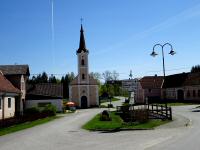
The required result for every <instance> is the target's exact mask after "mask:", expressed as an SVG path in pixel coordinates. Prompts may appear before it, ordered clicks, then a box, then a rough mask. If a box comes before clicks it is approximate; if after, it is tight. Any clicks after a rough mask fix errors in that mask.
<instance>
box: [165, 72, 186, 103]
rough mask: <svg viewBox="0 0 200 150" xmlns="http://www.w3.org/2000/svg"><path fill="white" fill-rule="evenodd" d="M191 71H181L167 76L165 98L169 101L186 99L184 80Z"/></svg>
mask: <svg viewBox="0 0 200 150" xmlns="http://www.w3.org/2000/svg"><path fill="white" fill-rule="evenodd" d="M188 75H189V73H179V74H173V75H168V76H166V77H165V82H164V84H163V89H162V93H163V98H166V99H167V100H168V101H172V102H173V101H174V100H178V101H182V100H183V99H184V82H185V81H186V79H187V78H188Z"/></svg>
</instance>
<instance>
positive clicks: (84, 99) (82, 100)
mask: <svg viewBox="0 0 200 150" xmlns="http://www.w3.org/2000/svg"><path fill="white" fill-rule="evenodd" d="M87 107H88V106H87V97H86V96H82V97H81V108H87Z"/></svg>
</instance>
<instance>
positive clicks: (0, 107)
mask: <svg viewBox="0 0 200 150" xmlns="http://www.w3.org/2000/svg"><path fill="white" fill-rule="evenodd" d="M1 105H2V104H1V98H0V110H1Z"/></svg>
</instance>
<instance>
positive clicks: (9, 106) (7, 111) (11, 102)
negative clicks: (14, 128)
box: [0, 96, 15, 119]
mask: <svg viewBox="0 0 200 150" xmlns="http://www.w3.org/2000/svg"><path fill="white" fill-rule="evenodd" d="M3 111H4V113H3ZM3 116H4V119H6V118H12V117H14V116H15V97H13V96H5V97H2V96H0V119H3Z"/></svg>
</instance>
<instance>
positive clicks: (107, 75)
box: [102, 70, 113, 82]
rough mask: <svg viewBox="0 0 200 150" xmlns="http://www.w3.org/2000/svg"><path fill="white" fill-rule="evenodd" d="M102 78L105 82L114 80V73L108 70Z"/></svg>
mask: <svg viewBox="0 0 200 150" xmlns="http://www.w3.org/2000/svg"><path fill="white" fill-rule="evenodd" d="M102 77H103V78H104V80H105V82H107V81H110V80H112V79H113V78H112V73H111V72H110V71H108V70H106V71H105V72H104V73H102Z"/></svg>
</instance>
